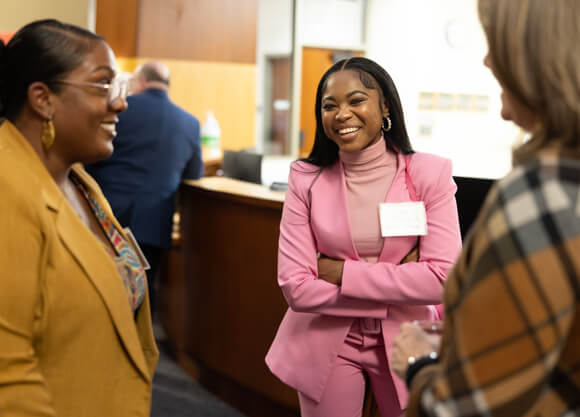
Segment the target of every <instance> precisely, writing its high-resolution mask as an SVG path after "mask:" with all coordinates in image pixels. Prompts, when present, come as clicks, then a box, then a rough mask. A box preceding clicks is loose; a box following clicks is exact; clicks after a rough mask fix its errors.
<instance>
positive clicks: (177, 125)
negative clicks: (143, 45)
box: [86, 89, 203, 248]
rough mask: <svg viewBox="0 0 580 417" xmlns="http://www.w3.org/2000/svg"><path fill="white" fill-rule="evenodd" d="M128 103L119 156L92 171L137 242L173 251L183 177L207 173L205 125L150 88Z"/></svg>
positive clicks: (119, 132)
mask: <svg viewBox="0 0 580 417" xmlns="http://www.w3.org/2000/svg"><path fill="white" fill-rule="evenodd" d="M127 102H128V109H127V111H125V112H124V113H121V114H120V115H119V123H118V124H117V137H116V138H115V141H114V142H113V143H114V145H115V151H114V152H113V155H112V156H111V157H110V158H108V159H106V160H104V161H101V162H98V163H95V164H90V165H87V167H86V170H87V171H88V172H89V173H90V174H91V175H92V176H93V177H94V178H95V180H97V182H98V183H99V185H100V186H101V188H102V190H103V192H104V193H105V196H106V197H107V199H108V200H109V203H110V204H111V207H112V208H113V212H114V213H115V216H117V219H118V220H119V222H120V223H121V224H122V225H123V226H128V227H130V228H131V230H132V231H133V234H134V235H135V237H136V239H137V241H139V242H140V243H145V244H149V245H152V246H157V247H161V248H168V247H170V245H171V226H172V217H173V212H174V210H175V193H176V191H177V189H178V187H179V184H180V182H181V179H182V178H187V179H197V178H199V177H201V176H202V173H203V162H202V159H201V144H200V142H201V140H200V128H199V121H198V120H197V119H196V118H195V117H193V116H192V115H191V114H189V113H187V112H186V111H184V110H183V109H181V108H180V107H178V106H176V105H175V104H173V103H172V102H171V101H170V100H169V97H168V96H167V93H166V92H164V91H162V90H156V89H148V90H145V91H144V92H143V93H141V94H136V95H134V96H130V97H129V98H128V99H127Z"/></svg>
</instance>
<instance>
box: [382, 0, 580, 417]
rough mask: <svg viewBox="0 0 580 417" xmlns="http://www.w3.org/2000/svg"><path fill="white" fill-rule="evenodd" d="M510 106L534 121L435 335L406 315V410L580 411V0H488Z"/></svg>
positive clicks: (450, 286)
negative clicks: (440, 329)
mask: <svg viewBox="0 0 580 417" xmlns="http://www.w3.org/2000/svg"><path fill="white" fill-rule="evenodd" d="M479 14H480V19H481V22H482V25H483V28H484V31H485V34H486V36H487V40H488V44H489V52H488V55H487V56H486V57H485V65H487V66H488V67H489V68H490V69H491V71H492V72H493V74H494V76H495V77H496V78H497V79H498V81H499V83H500V84H501V86H502V88H503V93H502V104H503V108H502V112H501V113H502V117H503V118H504V119H507V120H511V121H513V122H514V123H516V124H517V125H519V126H520V127H521V128H522V129H525V130H527V131H529V132H530V133H531V139H530V140H529V141H528V142H527V143H525V144H524V145H523V146H521V147H520V148H519V149H517V150H516V151H515V152H514V155H513V161H514V169H513V171H512V172H511V173H510V174H508V175H507V176H506V178H504V179H502V180H500V181H498V183H497V184H496V185H495V186H494V187H493V188H492V190H491V191H490V193H489V195H488V197H487V200H486V202H485V204H484V207H483V209H482V211H481V213H480V215H479V217H478V219H477V221H476V223H475V225H474V227H473V229H472V230H471V232H470V235H469V238H468V240H467V242H465V245H464V248H463V253H462V255H461V256H460V258H459V260H458V262H457V264H456V266H455V268H454V269H453V271H452V272H451V275H450V276H449V278H448V280H447V283H446V288H445V294H444V301H445V312H446V316H445V325H444V330H443V337H442V341H441V348H440V350H439V349H438V348H437V344H438V341H437V340H436V338H434V337H433V336H428V335H427V334H426V333H424V332H423V331H422V330H421V329H420V327H419V326H418V325H417V324H412V323H406V324H404V325H403V326H402V327H401V333H400V334H399V336H398V338H397V339H396V341H395V347H394V352H393V366H394V368H395V371H396V372H397V373H398V375H399V376H401V377H402V378H403V379H406V382H407V384H408V387H409V389H410V398H409V409H408V414H407V415H409V416H419V415H422V416H425V415H428V416H484V415H485V416H509V417H513V416H578V415H580V48H578V47H577V42H578V41H579V40H580V23H579V22H580V2H578V1H577V0H551V1H546V0H480V1H479Z"/></svg>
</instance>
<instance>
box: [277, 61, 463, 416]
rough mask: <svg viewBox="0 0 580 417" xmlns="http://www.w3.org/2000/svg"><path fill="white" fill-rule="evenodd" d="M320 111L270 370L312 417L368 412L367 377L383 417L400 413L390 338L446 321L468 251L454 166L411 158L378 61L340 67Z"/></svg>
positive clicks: (291, 228) (286, 256) (292, 185)
mask: <svg viewBox="0 0 580 417" xmlns="http://www.w3.org/2000/svg"><path fill="white" fill-rule="evenodd" d="M315 112H316V121H317V127H316V138H315V143H314V146H313V149H312V152H311V153H310V156H309V157H308V159H306V160H301V161H298V162H296V163H294V164H293V165H292V169H291V172H290V177H289V187H288V192H287V194H286V200H285V203H284V209H283V213H282V222H281V225H280V241H279V250H278V283H279V285H280V287H281V288H282V291H283V293H284V296H285V298H286V300H287V302H288V305H289V306H290V308H289V309H288V312H287V313H286V315H285V317H284V319H283V321H282V323H281V324H280V327H279V329H278V333H277V335H276V338H275V340H274V342H273V344H272V346H271V348H270V350H269V352H268V355H267V357H266V363H267V364H268V366H269V368H270V369H271V371H272V372H273V373H274V374H275V375H276V376H277V377H278V378H280V379H281V380H282V381H283V382H284V383H286V384H288V385H290V386H291V387H293V388H295V389H296V390H297V391H298V396H299V400H300V408H301V412H302V415H303V416H305V417H317V416H319V417H323V416H324V417H328V416H332V417H341V416H345V417H346V416H348V417H351V416H360V415H361V411H362V406H363V398H364V392H365V377H366V378H368V381H370V384H371V387H372V389H373V392H374V394H375V398H376V400H377V403H378V406H379V409H380V412H381V415H382V416H383V417H390V416H398V415H400V414H401V413H402V410H404V409H405V407H406V402H407V391H406V388H405V385H404V383H402V382H401V381H400V380H398V378H396V377H395V376H394V374H393V372H392V370H391V368H390V366H389V363H390V355H391V345H392V342H393V339H394V337H395V336H396V334H397V333H398V329H399V326H400V324H401V323H402V322H404V321H409V320H437V319H440V317H439V314H438V311H437V309H436V308H435V306H434V305H436V304H439V303H440V300H441V294H442V289H443V283H444V281H445V277H446V275H447V271H448V270H449V268H450V267H451V266H452V265H453V263H454V261H455V258H456V256H457V254H458V253H459V251H460V249H461V237H460V231H459V222H458V216H457V207H456V203H455V197H454V195H455V191H456V186H455V183H454V182H453V178H452V176H451V163H450V161H448V160H446V159H443V158H440V157H437V156H434V155H428V154H421V153H414V152H413V150H412V148H411V144H410V142H409V138H408V135H407V131H406V128H405V123H404V119H403V110H402V108H401V103H400V100H399V96H398V93H397V90H396V88H395V85H394V83H393V81H392V80H391V78H390V76H389V75H388V74H387V72H386V71H385V70H384V69H383V68H381V67H380V66H379V65H377V64H376V63H374V62H373V61H371V60H369V59H366V58H350V59H347V60H343V61H340V62H338V63H336V64H335V65H333V66H332V67H331V68H330V69H329V70H328V71H327V72H326V73H325V74H324V76H323V77H322V79H321V80H320V83H319V85H318V89H317V95H316V109H315ZM384 203H388V204H384ZM379 207H380V209H379ZM380 211H382V212H383V213H382V214H381V215H379V212H380ZM421 219H423V220H422V221H421ZM425 228H426V234H425V230H423V231H421V229H425ZM421 234H422V235H421ZM418 235H421V237H420V239H418ZM418 242H419V243H418ZM417 245H418V248H419V254H420V255H419V258H418V261H417V262H408V263H405V264H400V261H401V260H402V259H403V258H404V257H405V255H406V254H408V253H409V252H410V251H412V250H413V249H414V248H415V247H416V246H417Z"/></svg>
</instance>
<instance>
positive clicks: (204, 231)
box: [170, 178, 298, 416]
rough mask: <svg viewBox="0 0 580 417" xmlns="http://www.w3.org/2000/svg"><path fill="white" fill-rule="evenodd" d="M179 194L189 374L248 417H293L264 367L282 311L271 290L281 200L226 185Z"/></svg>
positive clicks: (207, 182)
mask: <svg viewBox="0 0 580 417" xmlns="http://www.w3.org/2000/svg"><path fill="white" fill-rule="evenodd" d="M180 191H181V204H182V206H181V207H182V215H181V236H182V248H183V260H184V268H185V275H184V280H185V291H186V306H185V312H186V314H187V320H186V334H185V352H184V353H185V355H186V356H187V358H188V359H189V360H191V361H192V363H193V364H194V365H193V366H190V369H193V373H197V375H196V376H197V377H198V378H199V380H200V382H201V383H202V384H203V385H205V386H206V387H208V388H210V389H211V390H213V391H214V392H215V393H216V394H218V395H220V396H222V397H224V399H225V400H226V401H228V402H230V403H232V404H233V405H234V406H237V407H238V408H240V410H242V411H243V412H245V413H247V414H248V415H250V416H262V415H263V416H270V415H277V416H297V415H298V411H297V407H298V402H297V396H296V393H295V391H294V390H293V389H291V388H289V387H287V386H286V385H284V384H282V383H281V382H280V381H278V380H277V379H276V378H275V377H274V376H273V375H272V374H271V373H270V371H269V370H268V369H267V367H266V365H265V363H264V357H265V355H266V352H267V350H268V348H269V346H270V344H271V343H272V340H273V338H274V335H275V333H276V330H277V328H278V325H279V323H280V321H281V320H282V317H283V315H284V313H285V311H286V308H287V304H286V301H285V300H284V298H283V296H282V293H281V291H280V288H279V287H278V285H277V282H276V259H277V247H278V234H279V224H280V218H281V210H282V204H283V199H284V194H283V193H280V192H272V191H270V190H268V189H267V188H266V187H263V186H259V185H255V184H249V183H245V182H242V181H237V180H232V179H229V178H203V179H201V180H198V181H186V182H185V183H184V184H183V185H182V188H181V190H180ZM170 337H171V335H170Z"/></svg>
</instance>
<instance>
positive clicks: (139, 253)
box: [123, 227, 151, 271]
mask: <svg viewBox="0 0 580 417" xmlns="http://www.w3.org/2000/svg"><path fill="white" fill-rule="evenodd" d="M123 232H125V234H126V235H127V237H128V238H129V245H131V246H132V247H133V250H134V251H135V254H136V255H137V257H138V258H139V261H141V265H142V266H143V269H144V270H145V271H147V270H149V269H151V265H149V262H147V258H146V257H145V255H144V254H143V251H142V250H141V247H140V246H139V244H138V243H137V239H135V236H133V232H131V229H129V228H128V227H125V228H124V229H123Z"/></svg>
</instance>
